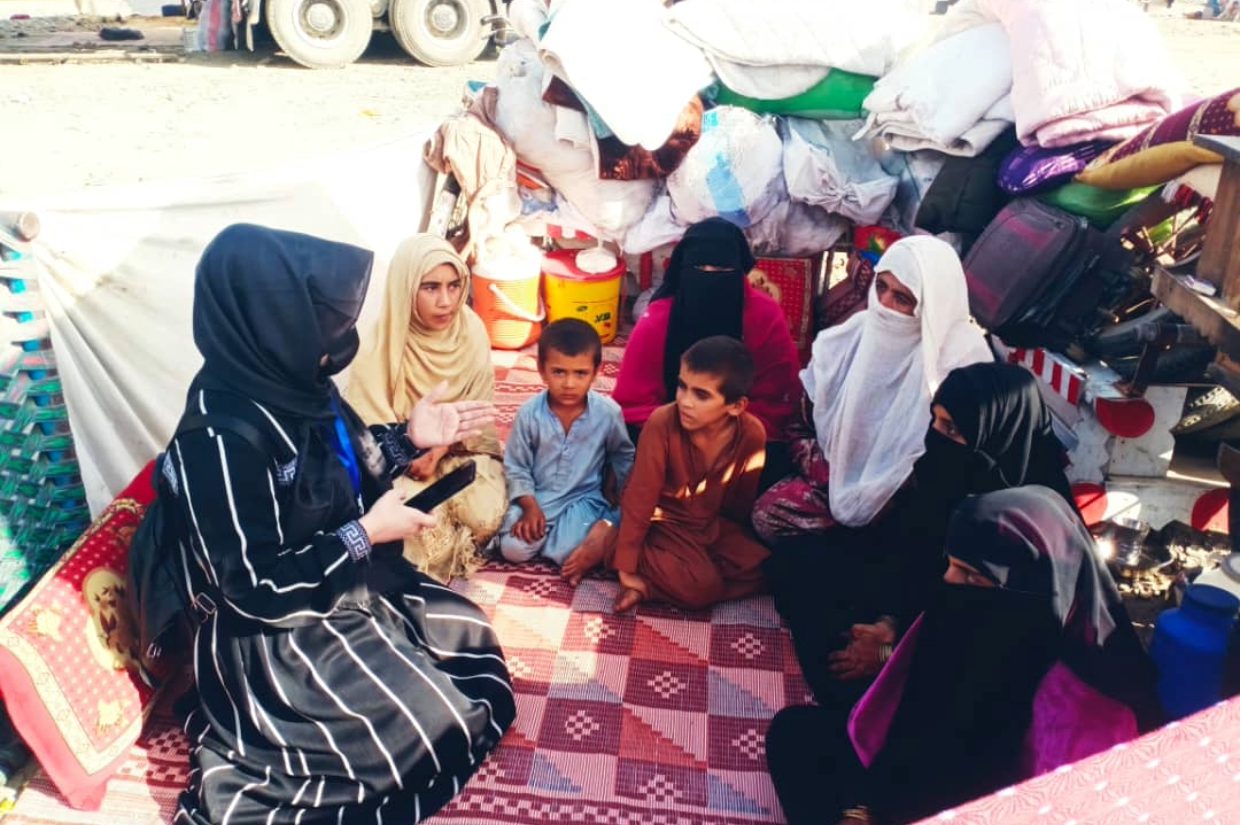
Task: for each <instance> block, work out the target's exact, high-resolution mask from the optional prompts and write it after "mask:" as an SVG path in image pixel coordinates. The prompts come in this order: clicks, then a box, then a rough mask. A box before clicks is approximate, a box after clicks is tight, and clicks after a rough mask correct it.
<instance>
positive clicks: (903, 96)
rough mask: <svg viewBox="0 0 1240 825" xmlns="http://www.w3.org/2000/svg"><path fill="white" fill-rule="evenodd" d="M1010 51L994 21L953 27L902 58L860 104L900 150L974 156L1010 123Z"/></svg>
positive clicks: (874, 126) (877, 128)
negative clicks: (957, 30) (1007, 99)
mask: <svg viewBox="0 0 1240 825" xmlns="http://www.w3.org/2000/svg"><path fill="white" fill-rule="evenodd" d="M1011 88H1012V53H1011V47H1010V46H1009V44H1008V37H1007V34H1006V33H1004V31H1003V27H1002V26H1000V25H998V24H990V25H986V26H978V27H976V28H973V29H968V30H966V31H963V32H960V33H958V34H955V35H953V36H951V37H949V38H947V39H945V40H940V41H939V42H937V43H935V44H933V45H932V46H929V47H928V48H926V49H925V50H924V51H920V52H917V53H916V54H914V55H912V56H910V57H909V58H907V59H906V60H904V61H902V62H901V63H900V65H898V66H897V67H896V68H895V69H894V70H892V72H891V73H890V74H888V75H886V76H884V77H882V78H880V79H879V81H878V82H877V83H875V84H874V89H873V91H871V92H870V94H869V95H867V96H866V99H865V102H864V103H863V104H862V106H863V107H864V108H865V109H866V111H868V112H870V126H871V131H873V132H877V133H878V134H879V135H881V136H882V137H883V138H884V139H885V140H887V141H888V142H889V143H890V144H891V145H892V148H894V149H898V150H900V151H903V152H911V151H915V150H918V149H938V150H940V151H943V152H946V153H947V154H950V155H961V156H965V157H973V156H976V155H977V154H979V153H980V152H981V151H982V150H984V149H985V148H986V147H987V146H989V145H990V143H991V142H992V141H993V140H994V139H995V138H996V137H998V136H999V134H1000V133H1001V132H1002V131H1003V130H1004V129H1005V128H1007V125H1008V122H1009V121H1008V120H1005V119H1004V117H1005V115H1007V114H1008V113H1010V109H1009V108H1008V104H1006V103H1003V102H1002V101H1003V98H1004V97H1005V96H1006V95H1007V94H1008V93H1009V92H1010V90H1011Z"/></svg>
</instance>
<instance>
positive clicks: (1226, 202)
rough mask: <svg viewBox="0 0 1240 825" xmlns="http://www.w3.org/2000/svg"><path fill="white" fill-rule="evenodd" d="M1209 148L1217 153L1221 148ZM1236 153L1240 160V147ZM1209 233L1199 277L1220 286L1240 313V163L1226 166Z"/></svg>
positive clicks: (1211, 217) (1228, 162) (1200, 262)
mask: <svg viewBox="0 0 1240 825" xmlns="http://www.w3.org/2000/svg"><path fill="white" fill-rule="evenodd" d="M1237 144H1240V141H1237ZM1203 145H1204V144H1203ZM1207 148H1209V149H1210V150H1211V151H1218V149H1219V148H1220V147H1218V146H1215V145H1209V146H1208V147H1207ZM1228 151H1230V150H1228ZM1236 152H1237V154H1238V156H1240V145H1238V146H1237V148H1236ZM1207 229H1208V231H1207V232H1206V239H1205V244H1204V245H1203V246H1202V249H1201V258H1200V259H1198V261H1197V277H1198V278H1202V279H1204V280H1207V281H1209V282H1210V283H1212V284H1218V285H1219V286H1221V287H1222V295H1223V300H1224V301H1225V302H1226V304H1227V305H1228V306H1229V307H1231V308H1232V309H1240V159H1237V160H1227V161H1225V162H1224V164H1223V174H1222V177H1221V178H1220V179H1219V184H1218V192H1217V193H1216V194H1215V196H1214V209H1213V210H1212V211H1211V213H1210V223H1209V225H1208V227H1207Z"/></svg>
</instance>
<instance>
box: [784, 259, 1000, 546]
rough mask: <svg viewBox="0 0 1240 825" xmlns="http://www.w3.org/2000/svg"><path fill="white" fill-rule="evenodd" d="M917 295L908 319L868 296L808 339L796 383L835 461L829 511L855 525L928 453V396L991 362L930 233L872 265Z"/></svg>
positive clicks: (957, 275)
mask: <svg viewBox="0 0 1240 825" xmlns="http://www.w3.org/2000/svg"><path fill="white" fill-rule="evenodd" d="M874 270H875V272H884V271H889V272H891V273H892V274H893V275H895V276H896V277H897V278H898V279H899V280H900V282H901V283H903V284H904V285H905V286H907V287H908V288H909V290H910V291H911V292H912V293H913V295H914V296H916V298H917V308H916V311H915V315H914V316H912V317H910V316H907V315H902V314H900V313H898V312H895V311H894V310H890V309H887V308H886V307H884V306H882V305H881V304H879V303H878V299H877V297H876V292H875V288H874V286H873V285H871V287H870V300H869V305H868V306H867V308H866V310H865V311H864V312H859V313H857V314H856V315H854V316H853V317H851V318H849V319H848V320H847V321H845V322H844V323H843V324H840V325H839V326H836V327H828V328H827V329H825V330H823V331H822V332H820V333H819V334H818V337H817V338H816V339H814V345H813V349H812V355H811V358H810V362H809V366H808V367H806V368H805V369H804V370H802V371H801V382H802V384H803V385H804V386H805V391H806V392H807V393H808V394H809V397H810V399H811V400H812V401H813V403H814V429H815V430H816V432H817V434H818V443H819V446H821V447H822V453H823V455H824V456H825V457H826V459H827V463H828V465H829V466H830V468H831V481H830V483H829V484H828V486H827V497H828V501H829V503H830V507H831V515H832V516H833V517H834V518H835V520H836V521H838V522H840V523H841V524H846V525H849V526H851V527H856V526H860V525H863V524H868V523H870V521H872V520H873V519H874V517H875V516H877V515H878V514H879V512H880V511H881V510H882V509H883V507H885V506H886V504H887V502H888V501H889V500H890V499H891V497H892V496H893V495H894V494H895V492H896V491H897V490H899V489H900V487H901V485H903V484H904V482H905V480H907V479H908V477H909V475H910V473H912V471H913V464H914V463H915V462H916V461H917V459H918V458H919V457H920V456H921V454H922V453H924V452H925V436H926V429H927V428H928V427H929V426H930V419H931V416H930V399H931V398H933V397H934V393H935V390H937V389H938V386H939V384H940V383H942V381H943V379H944V378H945V377H946V376H947V374H948V373H949V372H951V371H952V370H953V369H956V368H957V367H964V366H968V365H969V364H976V363H979V362H985V361H992V360H994V357H993V356H992V355H991V352H990V348H989V347H988V346H987V344H986V340H985V338H984V337H983V335H982V331H981V329H980V328H978V327H977V326H975V325H973V324H972V323H971V322H970V320H969V299H968V291H967V288H966V286H965V280H964V269H963V268H962V267H961V265H960V259H959V258H958V257H957V256H956V253H955V252H954V251H952V248H951V247H950V246H948V245H947V244H946V243H944V242H943V241H940V240H939V239H938V238H934V237H930V236H928V235H919V236H913V237H910V238H904V239H902V240H900V241H897V242H896V243H894V244H892V246H891V248H890V249H888V250H887V252H886V254H884V255H883V257H882V258H881V259H879V262H878V265H877V266H875V267H874Z"/></svg>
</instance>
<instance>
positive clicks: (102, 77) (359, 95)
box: [0, 0, 1240, 200]
mask: <svg viewBox="0 0 1240 825" xmlns="http://www.w3.org/2000/svg"><path fill="white" fill-rule="evenodd" d="M1199 7H1200V3H1199V2H1191V3H1185V2H1183V0H1181V2H1177V3H1176V4H1175V6H1174V7H1173V8H1172V9H1167V8H1165V6H1164V4H1163V3H1162V2H1160V1H1159V0H1156V2H1154V3H1153V4H1152V5H1151V7H1150V9H1149V11H1148V13H1149V14H1151V15H1154V16H1155V17H1156V18H1157V20H1158V23H1159V25H1160V27H1161V28H1162V30H1163V31H1164V33H1165V35H1166V37H1167V40H1168V43H1169V45H1170V47H1171V49H1172V51H1173V53H1174V54H1175V56H1176V58H1177V60H1178V61H1179V62H1180V64H1181V68H1182V70H1183V71H1184V74H1185V76H1186V78H1187V80H1188V83H1189V85H1190V87H1191V88H1192V90H1193V91H1194V92H1196V93H1197V94H1201V95H1207V94H1214V93H1217V92H1220V91H1224V90H1226V89H1229V88H1233V87H1235V86H1237V85H1240V24H1230V23H1213V22H1200V21H1190V20H1185V19H1184V17H1183V15H1184V13H1185V12H1187V11H1192V10H1193V9H1196V8H1199ZM66 11H69V12H71V11H72V6H66V0H0V56H3V53H4V52H12V51H14V50H15V49H19V48H27V47H28V44H30V43H31V42H32V39H31V38H32V37H33V38H35V39H37V37H38V36H40V35H44V34H45V32H46V30H48V29H58V30H60V31H61V34H59V35H57V37H59V38H61V39H60V40H59V41H56V42H57V44H58V45H63V46H68V45H71V44H72V43H73V42H74V41H75V40H85V41H90V40H95V36H94V32H95V31H97V28H98V26H99V25H100V23H101V21H100V19H99V18H94V19H88V20H84V21H80V22H77V23H72V22H70V23H68V25H66V20H65V19H64V18H59V19H53V20H42V21H41V20H38V19H36V20H32V21H26V22H20V23H10V22H8V21H9V18H10V17H11V16H12V15H14V14H21V13H27V14H34V15H40V14H44V15H46V14H56V13H58V12H59V13H65V12H66ZM183 22H184V21H168V23H166V24H165V26H168V25H169V24H170V26H171V27H169V28H165V29H164V30H163V32H162V37H163V38H164V41H165V42H175V41H176V38H177V35H178V29H179V26H180V25H182V24H183ZM66 29H68V30H71V31H70V33H69V34H65V33H64V30H66ZM21 31H26V32H27V36H26V37H17V36H15V35H16V34H18V33H19V32H21ZM160 36H161V35H153V36H152V38H153V40H157V39H159V37H160ZM494 71H495V63H494V58H493V57H491V58H490V59H484V60H482V61H480V62H477V63H474V64H472V65H469V66H464V67H459V68H454V69H430V68H426V67H423V66H419V65H417V64H415V63H414V62H413V61H412V60H410V59H409V58H407V57H406V56H404V54H403V53H402V52H401V51H400V49H399V48H398V47H397V46H396V45H395V43H394V41H393V40H392V38H391V37H390V36H389V35H385V34H376V35H375V38H374V40H373V41H372V45H371V48H370V50H369V52H368V53H367V55H366V56H365V57H364V58H363V59H362V60H361V61H360V62H358V63H357V64H355V65H353V66H349V67H348V68H345V69H341V70H337V71H317V72H316V71H309V70H306V69H302V68H300V67H298V66H296V65H294V64H293V63H292V62H291V61H289V60H287V59H286V58H285V57H283V56H282V55H279V54H277V53H276V52H275V51H274V49H273V47H271V46H270V45H268V46H264V47H262V48H260V49H259V50H258V52H257V53H255V54H249V53H244V52H231V53H227V54H223V55H201V54H197V55H194V54H191V55H187V56H185V57H184V58H183V59H181V60H179V62H173V63H161V64H148V65H139V64H135V63H132V62H112V63H102V64H80V65H74V64H69V65H3V64H0V195H4V196H6V200H10V199H11V198H12V197H17V198H22V197H28V196H46V195H48V194H54V193H60V192H66V191H73V190H78V189H81V188H84V187H96V186H101V185H107V184H113V183H119V184H130V183H136V182H141V181H151V180H165V179H179V178H185V177H197V176H203V175H215V174H221V173H226V172H230V171H235V170H237V169H238V168H247V167H250V168H253V167H267V166H270V165H273V164H278V163H281V162H284V161H288V160H290V159H297V160H301V159H308V158H321V159H322V162H323V163H331V162H332V161H331V155H332V153H333V152H335V151H337V150H339V149H342V148H346V147H355V146H358V145H361V144H366V143H370V142H380V141H384V140H389V139H392V138H395V137H399V136H404V135H408V134H418V133H422V132H424V131H427V130H429V129H430V128H432V127H433V126H434V125H435V124H436V123H437V122H438V121H439V120H440V119H441V118H443V117H444V116H445V115H447V114H449V113H450V112H452V111H453V110H454V109H455V108H456V107H457V105H458V101H459V99H460V94H461V90H462V88H463V86H464V83H465V81H467V80H471V79H477V80H487V79H490V78H491V77H492V76H493V74H494Z"/></svg>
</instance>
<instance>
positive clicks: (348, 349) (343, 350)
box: [319, 328, 361, 378]
mask: <svg viewBox="0 0 1240 825" xmlns="http://www.w3.org/2000/svg"><path fill="white" fill-rule="evenodd" d="M360 347H361V339H360V338H359V337H358V335H357V329H356V328H355V329H351V330H349V331H348V332H346V333H345V334H344V336H343V337H341V338H340V339H339V340H338V341H334V342H332V347H331V349H330V350H328V352H327V363H326V364H323V365H322V366H320V367H319V377H320V378H328V377H330V376H333V375H336V374H337V373H339V372H340V371H341V370H343V369H344V368H345V367H347V366H349V364H350V362H352V361H353V358H354V357H355V356H356V355H357V351H358V349H359V348H360Z"/></svg>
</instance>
